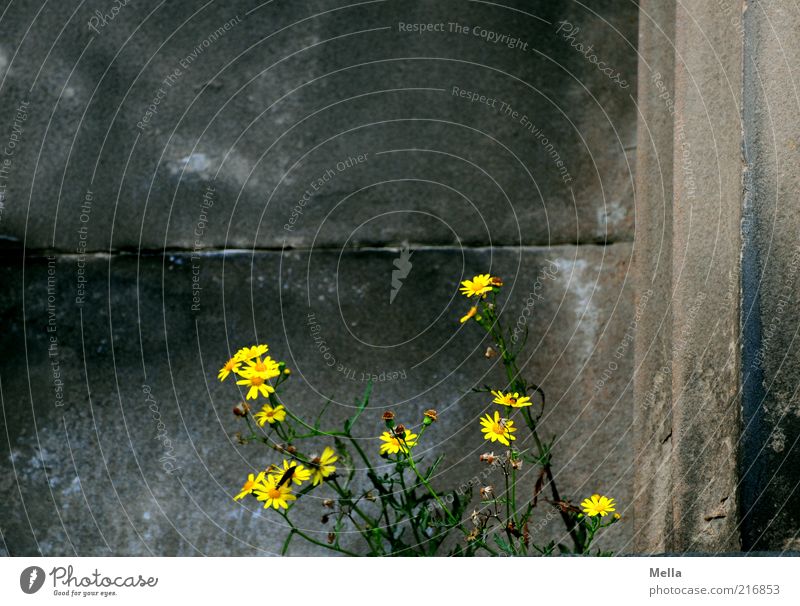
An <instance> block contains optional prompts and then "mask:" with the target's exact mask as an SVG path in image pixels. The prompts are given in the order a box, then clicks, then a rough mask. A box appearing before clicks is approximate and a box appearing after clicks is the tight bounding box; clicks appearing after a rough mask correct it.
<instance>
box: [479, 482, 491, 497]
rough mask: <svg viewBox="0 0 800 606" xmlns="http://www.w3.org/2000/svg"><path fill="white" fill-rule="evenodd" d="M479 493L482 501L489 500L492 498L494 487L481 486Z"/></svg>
mask: <svg viewBox="0 0 800 606" xmlns="http://www.w3.org/2000/svg"><path fill="white" fill-rule="evenodd" d="M480 492H481V498H482V499H491V498H492V494H493V493H494V487H493V486H491V485H489V486H482V487H481V491H480Z"/></svg>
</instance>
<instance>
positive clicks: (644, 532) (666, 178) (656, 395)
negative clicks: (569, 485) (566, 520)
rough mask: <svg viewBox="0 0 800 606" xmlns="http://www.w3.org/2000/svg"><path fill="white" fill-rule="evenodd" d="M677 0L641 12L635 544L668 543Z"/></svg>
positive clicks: (654, 0) (656, 548) (660, 547)
mask: <svg viewBox="0 0 800 606" xmlns="http://www.w3.org/2000/svg"><path fill="white" fill-rule="evenodd" d="M674 31H675V3H674V2H673V1H672V0H670V1H668V2H664V1H662V0H642V2H641V4H640V13H639V56H640V61H639V78H638V82H639V90H638V101H637V103H638V106H639V128H638V132H637V144H636V148H637V155H636V174H637V180H636V229H635V244H634V248H635V260H634V263H635V271H636V272H637V275H638V277H639V288H638V289H637V293H636V308H637V309H641V310H642V313H643V316H644V318H646V320H647V321H641V322H640V323H639V328H638V332H637V339H636V345H635V349H636V353H635V357H636V369H637V372H636V373H635V375H634V391H635V393H636V394H638V395H637V403H638V405H637V406H636V407H635V408H634V424H635V426H636V427H637V429H638V431H637V433H636V436H635V444H634V449H635V452H636V461H637V465H636V478H635V484H636V487H637V489H636V492H635V500H634V537H635V539H634V545H635V548H636V550H637V551H653V552H662V551H666V549H667V545H666V543H665V540H666V537H667V536H669V534H670V531H669V529H670V527H671V518H672V502H671V499H670V483H669V478H670V469H671V467H670V457H671V453H672V440H671V436H672V382H671V377H670V370H671V367H670V364H669V360H670V358H671V349H672V344H671V342H672V330H671V326H672V309H671V305H670V301H671V293H672V120H673V119H672V116H673V114H674V111H675V110H674V93H673V91H674V78H673V66H674V63H675V52H674V48H673V41H674Z"/></svg>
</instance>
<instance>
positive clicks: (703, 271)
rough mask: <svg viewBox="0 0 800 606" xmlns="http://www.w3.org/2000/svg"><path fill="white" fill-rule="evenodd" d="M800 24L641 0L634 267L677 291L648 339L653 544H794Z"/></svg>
mask: <svg viewBox="0 0 800 606" xmlns="http://www.w3.org/2000/svg"><path fill="white" fill-rule="evenodd" d="M645 15H648V16H649V17H650V19H648V20H645V19H644V16H645ZM797 27H798V18H797V14H796V6H795V4H794V3H792V2H783V1H780V0H778V1H775V2H760V1H746V2H741V1H739V0H731V1H728V0H720V1H718V2H713V3H709V2H685V3H672V2H667V3H655V2H653V3H647V2H645V3H642V19H641V32H642V33H641V36H642V37H641V39H642V41H643V43H642V44H641V47H640V48H641V51H642V54H641V57H640V62H639V86H640V92H639V101H640V106H641V107H642V108H643V111H642V112H641V113H640V119H639V149H640V155H639V165H638V169H639V172H638V174H637V209H641V210H642V213H641V214H640V216H639V217H638V218H641V217H642V215H646V217H647V218H646V219H645V220H644V222H643V223H640V222H638V221H637V238H636V243H637V247H636V248H637V260H636V263H635V266H636V273H637V284H638V291H639V293H640V295H639V296H641V293H642V292H643V291H645V290H646V289H653V290H655V291H656V293H657V294H656V296H657V297H659V298H661V299H663V300H666V301H668V304H667V305H662V306H653V307H650V308H648V309H647V311H646V312H645V314H644V317H643V319H642V322H641V327H640V331H639V333H638V340H637V346H636V368H637V371H636V373H637V374H636V378H635V400H636V415H635V419H636V420H635V424H636V430H635V433H636V435H637V439H636V444H635V448H636V455H635V456H636V461H637V470H638V473H637V476H636V488H635V492H636V498H635V507H636V515H635V518H636V530H635V535H636V536H635V540H634V542H635V544H636V546H637V549H638V550H640V551H646V552H660V551H665V550H666V551H675V552H686V551H697V550H701V551H704V552H711V553H714V552H726V551H737V550H743V551H746V552H751V551H753V550H762V551H763V550H771V551H773V552H782V551H785V550H791V549H796V548H797V536H798V533H800V509H798V503H799V502H800V501H798V499H797V489H798V486H799V485H800V476H798V473H797V465H796V464H793V462H796V460H797V452H798V451H797V448H796V446H797V442H798V438H800V426H798V423H797V418H798V416H800V407H799V406H798V403H797V387H798V380H797V373H796V372H794V371H793V370H792V369H793V362H794V361H796V360H797V357H798V354H797V347H796V345H795V335H796V332H797V318H795V315H796V314H795V313H794V312H793V311H792V310H793V306H792V305H791V302H792V301H794V300H795V299H796V298H797V296H798V293H799V292H800V291H799V290H798V282H797V279H796V277H797V276H796V274H797V264H798V254H797V231H798V230H797V221H798V220H797V209H796V206H797V204H796V200H797V194H798V168H797V167H798V164H797V161H796V160H797V154H796V148H797V135H798V133H797V129H798V127H797V125H798V123H799V121H798V118H799V117H800V106H798V98H797V95H796V88H797V86H796V76H797V73H796V72H797V69H796V67H795V66H796V64H797V58H798V56H797V55H798V52H800V47H799V46H798V42H797V36H796V33H797ZM673 32H674V33H673ZM673 37H674V46H673V44H672V38H673ZM672 55H674V59H673V58H672ZM670 65H674V68H672V69H671V72H670V67H669V66H670ZM656 70H666V71H667V74H666V75H665V76H664V77H663V79H662V81H663V82H664V86H663V89H662V87H660V86H658V88H659V89H662V90H654V89H651V88H649V87H648V86H647V85H646V84H645V81H646V80H648V79H649V80H651V81H652V83H653V84H656V81H655V79H654V78H653V72H654V71H656ZM673 99H674V103H673ZM659 100H661V101H662V102H663V103H664V104H667V103H668V104H671V106H667V105H662V104H660V103H659ZM665 181H666V182H667V183H669V182H671V188H670V186H669V185H664V182H665ZM638 218H637V219H638ZM640 236H641V237H640ZM641 244H644V245H645V246H644V247H642V246H640V245H641ZM665 266H666V267H665ZM794 307H796V306H794Z"/></svg>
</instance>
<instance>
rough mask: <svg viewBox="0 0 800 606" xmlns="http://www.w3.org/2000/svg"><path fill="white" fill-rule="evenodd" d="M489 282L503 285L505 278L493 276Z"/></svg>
mask: <svg viewBox="0 0 800 606" xmlns="http://www.w3.org/2000/svg"><path fill="white" fill-rule="evenodd" d="M489 284H491V285H492V286H497V287H500V286H502V285H503V278H499V277H498V276H492V277H491V278H489Z"/></svg>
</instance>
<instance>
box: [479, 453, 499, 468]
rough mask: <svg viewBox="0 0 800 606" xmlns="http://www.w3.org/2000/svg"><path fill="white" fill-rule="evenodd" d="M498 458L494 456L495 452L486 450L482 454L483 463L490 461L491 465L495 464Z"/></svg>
mask: <svg viewBox="0 0 800 606" xmlns="http://www.w3.org/2000/svg"><path fill="white" fill-rule="evenodd" d="M496 460H497V457H496V456H494V453H493V452H484V453H483V454H482V455H481V462H482V463H488V464H489V465H492V464H494V462H495V461H496Z"/></svg>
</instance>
